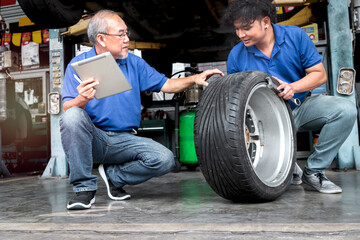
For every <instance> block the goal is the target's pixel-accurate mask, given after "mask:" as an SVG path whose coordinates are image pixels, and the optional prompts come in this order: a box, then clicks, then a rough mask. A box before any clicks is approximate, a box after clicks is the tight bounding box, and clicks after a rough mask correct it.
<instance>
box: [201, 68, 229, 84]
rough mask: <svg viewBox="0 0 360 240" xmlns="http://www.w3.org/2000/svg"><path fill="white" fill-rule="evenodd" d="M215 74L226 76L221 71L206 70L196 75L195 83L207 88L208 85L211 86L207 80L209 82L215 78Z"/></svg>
mask: <svg viewBox="0 0 360 240" xmlns="http://www.w3.org/2000/svg"><path fill="white" fill-rule="evenodd" d="M215 74H219V75H220V76H224V73H222V72H221V71H220V70H219V69H211V70H206V71H204V72H202V73H199V74H197V75H195V83H196V84H198V85H203V86H207V85H209V83H208V82H206V80H208V79H209V78H210V77H211V76H213V75H215Z"/></svg>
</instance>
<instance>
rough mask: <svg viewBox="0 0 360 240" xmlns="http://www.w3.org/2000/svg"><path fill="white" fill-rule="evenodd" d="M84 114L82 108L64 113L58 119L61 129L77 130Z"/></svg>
mask: <svg viewBox="0 0 360 240" xmlns="http://www.w3.org/2000/svg"><path fill="white" fill-rule="evenodd" d="M84 114H86V112H85V111H84V110H83V109H82V108H77V107H73V108H70V109H68V110H67V111H66V112H64V113H63V114H62V115H61V117H60V127H61V128H62V129H65V128H66V129H69V130H70V129H72V128H74V129H77V128H78V127H79V125H81V124H82V122H83V119H84Z"/></svg>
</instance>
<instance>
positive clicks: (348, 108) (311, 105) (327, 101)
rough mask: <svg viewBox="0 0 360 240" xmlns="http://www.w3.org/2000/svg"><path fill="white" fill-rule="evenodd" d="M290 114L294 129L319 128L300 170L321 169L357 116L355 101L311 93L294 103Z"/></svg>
mask: <svg viewBox="0 0 360 240" xmlns="http://www.w3.org/2000/svg"><path fill="white" fill-rule="evenodd" d="M293 116H294V121H295V126H296V129H297V130H298V131H316V130H321V131H320V135H319V140H318V143H317V144H316V146H315V151H314V152H313V153H312V154H311V155H310V156H309V158H308V160H307V163H306V165H305V168H304V171H305V172H306V173H307V174H313V173H317V172H322V173H323V172H324V171H325V169H326V168H328V167H329V166H330V164H331V162H332V161H333V159H334V158H335V156H336V154H337V153H338V151H339V149H340V147H341V145H342V144H343V143H344V141H345V140H346V139H347V137H348V136H349V134H350V132H351V130H352V129H353V126H354V124H355V120H356V116H357V110H356V107H355V104H353V103H352V102H351V101H349V100H347V99H345V98H342V97H336V96H327V95H315V96H310V97H307V98H306V99H305V101H304V102H303V103H302V104H301V105H300V106H299V107H296V108H295V109H294V110H293Z"/></svg>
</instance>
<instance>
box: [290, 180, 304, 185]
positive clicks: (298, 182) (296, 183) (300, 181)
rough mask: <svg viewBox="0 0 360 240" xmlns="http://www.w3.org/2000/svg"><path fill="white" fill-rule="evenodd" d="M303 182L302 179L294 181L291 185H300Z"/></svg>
mask: <svg viewBox="0 0 360 240" xmlns="http://www.w3.org/2000/svg"><path fill="white" fill-rule="evenodd" d="M302 182H303V181H302V180H301V179H300V180H295V181H294V179H293V180H292V183H291V184H292V185H300V184H302Z"/></svg>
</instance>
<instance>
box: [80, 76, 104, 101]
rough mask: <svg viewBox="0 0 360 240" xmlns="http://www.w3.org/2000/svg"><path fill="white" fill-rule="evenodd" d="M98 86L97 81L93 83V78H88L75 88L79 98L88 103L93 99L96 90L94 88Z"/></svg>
mask: <svg viewBox="0 0 360 240" xmlns="http://www.w3.org/2000/svg"><path fill="white" fill-rule="evenodd" d="M97 85H99V82H98V81H95V79H94V78H89V79H86V80H84V81H82V82H81V83H80V85H79V86H78V87H77V88H76V89H77V90H78V92H79V96H81V97H83V98H84V100H87V101H90V100H93V99H94V96H95V93H96V89H95V87H96V86H97Z"/></svg>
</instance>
